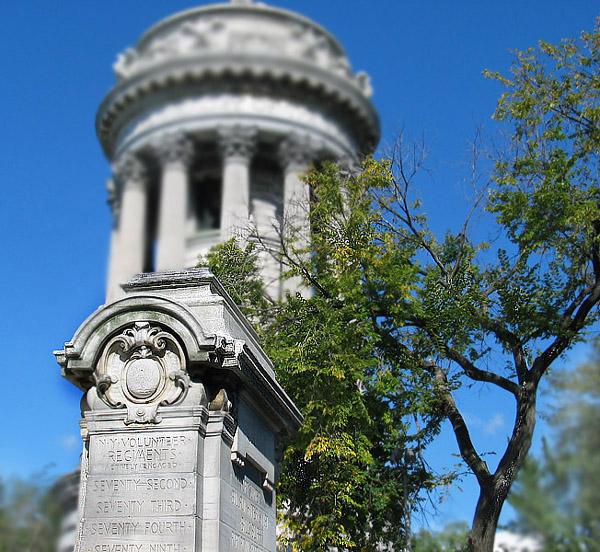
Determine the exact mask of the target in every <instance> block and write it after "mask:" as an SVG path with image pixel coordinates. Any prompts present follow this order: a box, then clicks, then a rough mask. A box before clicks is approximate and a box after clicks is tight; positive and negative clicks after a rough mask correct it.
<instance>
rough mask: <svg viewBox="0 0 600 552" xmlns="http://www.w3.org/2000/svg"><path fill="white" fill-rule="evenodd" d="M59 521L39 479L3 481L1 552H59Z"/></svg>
mask: <svg viewBox="0 0 600 552" xmlns="http://www.w3.org/2000/svg"><path fill="white" fill-rule="evenodd" d="M59 517H60V512H59V511H58V506H57V504H56V501H55V500H54V497H53V496H51V494H50V493H49V492H48V490H47V487H46V485H45V484H44V483H43V482H41V481H40V478H39V477H38V476H36V477H33V478H32V479H31V480H20V479H16V480H10V481H2V480H0V552H27V551H31V552H55V550H56V542H57V536H58V525H59Z"/></svg>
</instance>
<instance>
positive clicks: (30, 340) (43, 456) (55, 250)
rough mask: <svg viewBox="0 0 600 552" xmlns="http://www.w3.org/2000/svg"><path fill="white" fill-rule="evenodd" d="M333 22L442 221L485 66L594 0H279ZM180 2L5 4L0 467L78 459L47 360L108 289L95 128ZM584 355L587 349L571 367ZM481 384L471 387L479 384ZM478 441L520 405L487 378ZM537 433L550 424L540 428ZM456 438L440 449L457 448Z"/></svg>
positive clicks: (581, 16)
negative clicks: (425, 153) (107, 101)
mask: <svg viewBox="0 0 600 552" xmlns="http://www.w3.org/2000/svg"><path fill="white" fill-rule="evenodd" d="M272 3H273V5H276V6H280V7H284V8H288V9H292V10H295V11H299V12H301V13H303V14H304V15H306V16H308V17H310V18H312V19H314V20H316V21H317V22H319V23H321V24H322V25H323V26H325V27H326V28H327V29H329V30H330V31H331V32H332V33H333V34H334V35H335V36H337V37H338V39H339V40H340V42H341V43H342V44H343V45H344V47H345V48H346V50H347V52H348V54H349V56H350V59H351V61H352V64H353V67H354V69H356V70H359V69H364V70H366V71H367V72H369V74H370V75H371V77H372V82H373V86H374V89H375V95H374V102H375V104H376V106H377V108H378V110H379V113H380V114H381V120H382V129H383V139H382V145H385V144H389V143H391V142H392V141H393V139H394V136H395V135H396V133H397V132H398V131H399V130H400V129H401V128H404V129H405V131H406V133H407V134H408V135H409V136H413V137H421V136H423V137H424V138H425V141H426V143H427V147H428V150H429V152H430V153H429V159H428V168H429V173H428V177H427V179H426V180H425V181H424V183H423V185H422V188H421V192H422V195H423V196H424V198H425V208H426V211H427V212H428V214H429V215H430V216H431V217H432V220H433V221H434V224H435V227H436V228H437V229H440V230H443V228H445V227H446V226H448V225H454V224H457V222H458V221H459V220H460V216H461V214H462V213H464V212H465V200H464V197H465V184H464V175H465V174H466V171H465V163H466V161H467V157H468V156H467V147H468V143H469V141H470V140H472V139H473V136H474V134H475V130H476V128H478V127H481V128H482V129H483V132H484V133H487V134H488V135H490V136H493V134H494V132H495V131H497V128H496V127H495V123H493V122H491V120H490V115H491V113H492V112H493V110H494V105H495V101H496V99H497V97H498V95H499V93H500V88H499V86H498V85H497V84H496V83H494V82H491V81H488V80H486V79H484V78H483V77H482V75H481V72H482V70H483V69H484V68H490V69H494V70H500V71H506V70H507V68H508V66H509V64H510V61H511V55H510V50H511V49H514V48H526V47H528V46H530V45H534V44H535V43H536V42H537V41H538V40H539V39H540V38H544V39H546V40H549V41H557V40H559V39H560V38H562V37H566V36H575V35H577V34H578V33H579V32H580V31H581V30H583V29H590V28H591V27H592V25H593V20H594V17H595V16H596V15H598V11H599V10H598V6H597V4H596V3H595V2H594V1H592V0H562V1H558V0H535V1H534V0H503V1H502V2H500V1H491V0H488V1H485V0H483V1H482V0H479V1H475V0H453V1H451V0H420V1H416V0H370V1H367V0H343V1H342V0H329V1H323V0H320V1H319V0H304V1H300V0H274V1H273V2H272ZM193 5H196V3H194V2H188V1H183V0H168V1H167V0H143V1H142V0H137V1H134V0H120V1H116V0H103V1H102V2H99V1H97V2H92V1H89V0H88V1H81V0H79V1H76V0H62V1H50V0H29V1H25V2H5V3H4V4H3V6H2V16H3V23H4V24H3V33H2V35H1V37H0V41H2V48H1V51H2V59H1V61H0V64H1V67H0V68H1V75H2V85H1V86H0V105H2V106H3V109H2V119H1V121H2V131H3V138H2V148H1V149H0V156H2V158H3V159H2V186H3V189H4V192H3V194H2V199H1V200H0V235H1V236H2V240H3V244H4V247H3V255H2V270H1V271H0V286H1V287H0V289H2V290H3V293H2V307H1V310H2V315H1V316H0V335H1V336H2V343H3V352H4V354H3V355H2V360H1V361H0V370H1V374H2V375H3V379H4V383H3V385H2V391H1V394H0V398H1V400H2V405H3V418H4V420H3V423H2V433H3V439H2V443H3V444H2V454H1V455H0V475H2V476H6V475H10V474H16V475H22V476H26V475H28V474H31V473H33V472H36V471H39V470H41V469H42V468H44V467H48V469H49V470H50V472H51V473H54V474H58V473H61V472H64V471H66V470H70V469H72V468H74V467H75V466H76V465H77V461H78V455H79V447H80V442H79V436H78V418H79V406H78V405H79V393H78V392H77V391H76V390H75V389H73V388H71V387H70V385H69V384H68V383H66V382H64V381H62V380H61V378H60V377H59V370H58V366H57V365H56V364H55V362H54V359H53V357H52V355H51V352H52V350H53V349H57V348H60V347H62V344H63V342H64V341H65V340H67V339H69V338H70V337H71V336H72V335H73V332H74V331H75V329H76V327H77V326H78V325H79V323H80V322H82V321H83V319H84V318H85V317H86V316H87V315H88V314H89V313H90V312H91V311H92V310H93V309H95V308H96V307H97V306H98V305H99V304H101V303H102V301H103V297H104V283H105V270H106V255H107V247H108V236H109V213H108V208H107V207H106V203H105V200H106V193H105V188H104V183H105V181H106V178H107V177H108V176H109V168H108V164H107V162H106V160H105V159H104V157H103V154H102V153H101V150H100V147H99V145H98V142H97V140H96V137H95V133H94V116H95V112H96V108H97V106H98V105H99V103H100V101H101V100H102V98H103V96H104V94H105V93H106V92H107V90H108V89H109V88H110V86H111V85H112V83H113V75H112V71H111V65H112V63H113V61H114V59H115V58H116V55H117V53H118V52H119V51H121V50H123V49H124V48H125V47H126V46H129V45H131V44H132V43H134V42H135V40H136V38H137V37H138V36H139V35H140V34H141V33H142V31H143V30H144V29H146V28H147V27H148V26H150V25H151V24H153V23H154V22H156V21H157V20H159V19H161V18H162V17H165V16H166V15H169V14H171V13H173V12H175V11H178V10H181V9H184V8H188V7H191V6H193ZM584 356H585V351H584V350H583V349H581V348H580V349H578V350H577V351H575V352H574V354H573V355H572V360H573V362H575V361H577V360H578V359H581V358H583V357H584ZM472 391H473V390H472ZM463 401H464V408H465V411H466V412H467V418H468V420H469V421H470V423H471V426H472V429H473V432H474V435H475V438H476V440H477V442H478V444H479V446H480V449H481V450H492V449H494V448H495V447H496V445H497V444H498V443H500V444H503V443H504V442H505V431H506V430H507V429H508V428H509V426H510V424H511V423H512V413H511V412H510V411H509V410H508V411H506V409H505V408H504V407H505V403H504V401H503V400H502V399H500V398H498V397H497V396H496V395H495V394H493V393H491V392H489V391H488V390H486V389H485V388H483V387H482V388H479V389H476V390H475V392H471V393H470V395H469V397H468V398H466V397H465V398H464V399H463ZM542 429H543V428H542ZM455 452H456V450H455V447H454V443H453V441H452V439H451V436H450V435H447V434H445V435H443V436H442V438H441V439H440V440H439V442H437V443H436V444H435V445H434V446H433V448H432V450H431V452H430V460H431V462H432V463H433V464H435V465H437V466H443V465H451V464H452V463H454V462H455V461H456V458H455V457H453V456H451V454H453V453H455ZM461 488H462V491H455V492H453V493H451V495H450V497H449V498H447V499H446V500H445V501H444V502H443V504H442V505H441V515H440V516H439V517H438V518H436V519H434V520H433V524H434V526H435V525H437V524H439V523H444V522H445V521H448V520H451V519H470V518H471V516H472V512H473V508H474V504H475V499H476V489H475V487H474V485H473V482H472V481H471V480H470V479H469V478H466V479H465V481H464V482H463V484H462V485H461Z"/></svg>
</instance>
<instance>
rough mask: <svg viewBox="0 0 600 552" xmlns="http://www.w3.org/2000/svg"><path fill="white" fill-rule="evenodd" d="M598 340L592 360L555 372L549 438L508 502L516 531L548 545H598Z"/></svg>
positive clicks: (559, 548)
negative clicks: (513, 511)
mask: <svg viewBox="0 0 600 552" xmlns="http://www.w3.org/2000/svg"><path fill="white" fill-rule="evenodd" d="M599 367H600V344H598V343H596V347H595V355H594V358H593V359H592V361H591V362H587V363H585V364H582V365H580V366H578V367H576V368H574V369H572V370H563V371H561V372H559V373H558V374H553V376H552V377H551V383H552V391H553V394H554V395H555V397H556V401H557V405H556V407H555V410H554V412H553V414H552V416H551V417H550V425H551V427H552V429H553V436H552V439H551V441H545V442H544V449H543V454H542V455H541V457H540V458H537V459H536V458H530V459H528V461H527V462H526V464H525V467H524V468H523V470H522V472H521V474H520V476H519V479H518V481H517V483H516V484H515V488H514V490H513V492H512V493H511V494H510V496H509V501H510V503H511V505H512V506H513V508H514V509H515V511H516V512H517V520H516V522H515V523H514V526H515V527H516V529H517V530H519V531H523V532H525V533H529V534H533V535H536V536H538V537H541V538H542V540H543V542H544V545H545V549H546V550H553V551H557V552H561V551H564V552H570V551H581V550H597V549H598V543H599V542H600V497H599V496H598V492H597V490H598V488H599V485H600V436H599V434H598V426H599V425H600V370H599V369H598V368H599Z"/></svg>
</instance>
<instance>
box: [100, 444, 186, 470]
mask: <svg viewBox="0 0 600 552" xmlns="http://www.w3.org/2000/svg"><path fill="white" fill-rule="evenodd" d="M193 443H194V439H193V438H192V437H191V436H186V435H175V434H153V435H133V436H129V435H119V436H115V437H100V436H98V437H96V438H95V439H94V440H93V441H92V456H93V457H94V458H95V459H96V462H95V463H94V464H93V465H92V473H106V472H108V473H115V474H127V473H139V472H142V473H144V472H157V471H158V472H165V471H167V472H168V471H170V472H185V471H194V468H195V461H194V460H195V458H194V448H195V447H194V446H193Z"/></svg>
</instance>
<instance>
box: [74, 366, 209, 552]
mask: <svg viewBox="0 0 600 552" xmlns="http://www.w3.org/2000/svg"><path fill="white" fill-rule="evenodd" d="M146 368H147V367H146ZM146 368H144V370H146ZM199 438H200V437H199V435H198V434H197V433H192V432H175V431H152V432H135V433H134V432H127V433H117V434H113V435H92V436H91V439H90V472H91V473H90V475H89V476H88V478H87V482H86V485H87V490H86V491H87V492H86V494H85V506H84V512H85V514H84V523H83V526H82V532H81V541H80V542H81V545H80V548H78V550H80V551H81V552H194V542H195V540H196V533H197V531H196V529H197V528H196V524H197V518H196V517H195V514H196V511H197V493H198V488H197V487H198V484H199V481H201V479H200V477H201V476H199V475H198V474H197V473H196V467H197V461H198V439H199Z"/></svg>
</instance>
